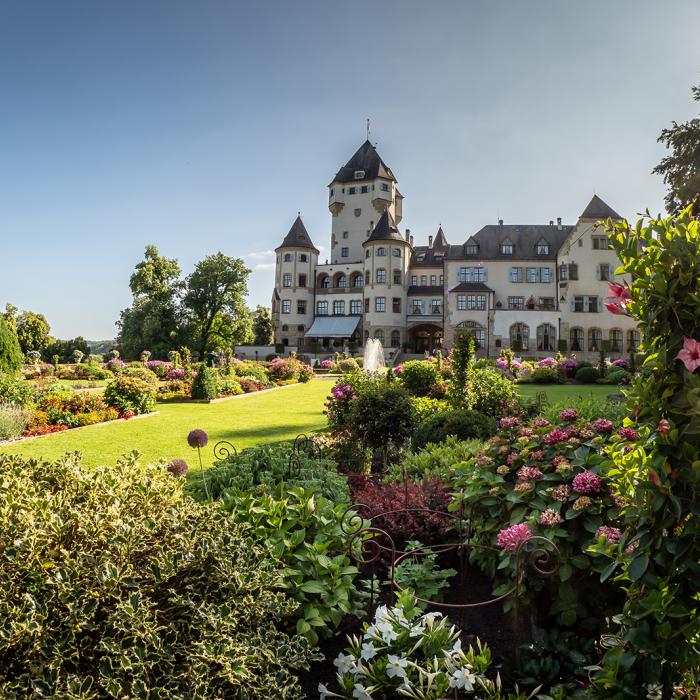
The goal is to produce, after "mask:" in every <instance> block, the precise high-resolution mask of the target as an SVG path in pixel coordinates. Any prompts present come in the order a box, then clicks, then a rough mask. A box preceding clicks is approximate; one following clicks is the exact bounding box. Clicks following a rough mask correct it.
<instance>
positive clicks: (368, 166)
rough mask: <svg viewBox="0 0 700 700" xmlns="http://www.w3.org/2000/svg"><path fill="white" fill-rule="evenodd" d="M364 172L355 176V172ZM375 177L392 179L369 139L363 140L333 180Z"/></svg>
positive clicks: (389, 170) (352, 180) (389, 169)
mask: <svg viewBox="0 0 700 700" xmlns="http://www.w3.org/2000/svg"><path fill="white" fill-rule="evenodd" d="M360 172H364V175H363V176H362V177H359V176H358V177H355V173H360ZM376 177H384V178H387V179H388V180H394V182H396V178H395V177H394V173H392V172H391V168H389V167H388V166H387V165H386V163H384V161H383V160H382V159H381V158H380V157H379V154H378V153H377V149H376V148H375V147H374V145H372V144H371V143H370V142H369V140H367V141H365V142H364V143H363V144H362V145H361V146H360V147H359V148H358V149H357V150H356V151H355V153H354V155H353V156H352V158H350V160H349V161H348V162H347V163H346V164H345V165H344V166H343V167H342V168H341V169H340V170H339V171H338V172H337V173H336V176H335V177H334V178H333V182H355V181H356V180H374V178H376Z"/></svg>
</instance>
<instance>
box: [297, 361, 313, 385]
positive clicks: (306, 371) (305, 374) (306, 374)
mask: <svg viewBox="0 0 700 700" xmlns="http://www.w3.org/2000/svg"><path fill="white" fill-rule="evenodd" d="M313 376H314V370H313V368H312V367H311V366H310V365H306V364H304V363H303V362H302V363H301V366H300V367H299V375H298V379H299V381H300V382H301V383H302V384H306V382H309V381H311V379H312V378H313Z"/></svg>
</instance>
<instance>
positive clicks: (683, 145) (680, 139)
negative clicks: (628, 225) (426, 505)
mask: <svg viewBox="0 0 700 700" xmlns="http://www.w3.org/2000/svg"><path fill="white" fill-rule="evenodd" d="M692 91H693V98H694V99H695V101H696V102H700V85H698V86H695V87H693V88H692ZM658 141H659V142H660V143H664V144H666V148H668V149H670V150H671V154H670V155H668V156H666V157H665V158H664V159H663V160H662V161H661V162H660V163H659V164H658V165H657V166H656V167H655V168H654V170H653V172H654V173H657V174H659V175H662V176H663V178H664V182H665V183H666V184H667V185H668V193H667V194H666V208H667V209H668V211H669V212H670V213H672V214H676V213H678V212H679V211H680V210H681V209H685V208H686V207H687V206H688V205H689V204H691V203H694V206H693V211H694V213H695V215H696V216H697V215H698V213H700V206H699V204H698V202H699V198H700V116H698V117H695V118H694V119H690V120H689V121H687V122H684V123H682V124H678V123H677V122H673V127H672V128H670V129H664V130H663V131H662V132H661V136H659V138H658Z"/></svg>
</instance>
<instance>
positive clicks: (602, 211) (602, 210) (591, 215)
mask: <svg viewBox="0 0 700 700" xmlns="http://www.w3.org/2000/svg"><path fill="white" fill-rule="evenodd" d="M608 217H609V218H611V219H621V218H622V217H621V216H620V215H619V214H618V213H617V212H616V211H615V210H614V209H613V208H612V207H611V206H609V205H607V204H606V203H605V202H604V201H603V200H602V199H601V198H600V197H599V196H598V195H597V194H594V195H593V198H592V199H591V201H590V202H588V206H587V207H586V208H585V209H584V210H583V214H581V216H580V217H579V218H580V219H607V218H608Z"/></svg>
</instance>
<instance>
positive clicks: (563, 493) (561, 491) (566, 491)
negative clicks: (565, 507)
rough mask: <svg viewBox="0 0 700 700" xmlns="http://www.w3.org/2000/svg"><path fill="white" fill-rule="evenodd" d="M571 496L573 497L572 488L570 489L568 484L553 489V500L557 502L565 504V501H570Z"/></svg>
mask: <svg viewBox="0 0 700 700" xmlns="http://www.w3.org/2000/svg"><path fill="white" fill-rule="evenodd" d="M570 495H571V488H569V487H568V486H567V485H566V484H561V485H560V486H555V487H554V488H553V489H552V498H553V499H554V500H555V501H561V502H562V503H563V502H564V501H568V500H569V496H570Z"/></svg>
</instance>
